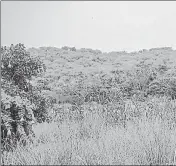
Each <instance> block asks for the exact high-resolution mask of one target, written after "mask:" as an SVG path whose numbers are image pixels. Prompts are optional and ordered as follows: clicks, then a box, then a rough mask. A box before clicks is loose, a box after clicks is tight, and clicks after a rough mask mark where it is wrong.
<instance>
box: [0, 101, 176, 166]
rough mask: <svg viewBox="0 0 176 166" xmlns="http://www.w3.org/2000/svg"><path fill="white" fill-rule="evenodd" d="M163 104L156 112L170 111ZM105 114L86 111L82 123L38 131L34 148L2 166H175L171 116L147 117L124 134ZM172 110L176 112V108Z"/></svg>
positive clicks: (19, 152) (8, 156) (9, 157)
mask: <svg viewBox="0 0 176 166" xmlns="http://www.w3.org/2000/svg"><path fill="white" fill-rule="evenodd" d="M154 101H156V99H155V100H154ZM160 101H162V102H161V103H162V104H163V105H162V107H161V104H160V102H158V101H157V102H155V105H154V104H153V105H154V107H153V109H156V110H155V111H156V112H157V111H159V110H160V112H162V111H163V109H169V107H168V105H167V104H168V103H166V102H165V103H164V102H163V99H162V100H160ZM156 103H157V104H158V105H156ZM164 104H165V105H167V107H166V106H165V107H164ZM159 105H160V107H159ZM170 105H172V104H171V103H170ZM90 107H91V108H92V106H91V105H90ZM130 108H131V109H132V108H133V107H128V109H130ZM157 108H158V110H157ZM162 108H163V109H162ZM101 109H102V107H101V108H100V107H98V106H97V107H95V108H94V109H93V111H87V113H85V114H84V118H83V119H82V120H80V121H76V120H72V121H71V120H69V119H68V118H67V119H65V120H64V121H63V122H62V123H60V122H56V121H55V122H52V123H49V124H48V123H42V124H38V125H37V126H34V131H35V133H36V139H35V140H34V143H33V144H32V145H28V146H27V147H25V148H24V147H20V146H19V147H18V148H17V149H16V150H15V151H14V152H9V153H4V154H3V156H2V160H3V161H1V162H3V163H4V164H5V165H10V164H12V165H31V164H32V165H74V164H76V165H95V164H96V165H97V164H110V165H122V164H123V165H127V164H128V165H129V164H130V165H143V164H147V165H176V129H175V128H172V129H171V128H170V125H169V124H170V121H169V120H168V116H165V118H163V117H164V116H162V118H161V116H155V118H154V115H153V118H148V117H146V116H144V115H143V116H141V117H140V118H136V119H133V121H128V122H127V123H126V127H125V128H124V127H123V126H120V125H114V124H113V125H110V124H109V123H107V119H106V118H104V116H103V114H102V112H101V111H100V110H101ZM170 109H172V111H173V112H174V109H175V105H174V106H172V108H170ZM96 110H99V111H96ZM144 110H145V109H144ZM128 111H129V112H130V110H128ZM170 112H171V111H170ZM158 115H159V114H158ZM168 115H169V114H168ZM166 117H167V118H166Z"/></svg>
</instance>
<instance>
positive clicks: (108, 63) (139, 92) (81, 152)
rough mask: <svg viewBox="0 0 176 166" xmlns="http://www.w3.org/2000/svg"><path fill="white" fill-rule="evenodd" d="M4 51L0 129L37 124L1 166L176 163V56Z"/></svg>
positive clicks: (166, 51)
mask: <svg viewBox="0 0 176 166" xmlns="http://www.w3.org/2000/svg"><path fill="white" fill-rule="evenodd" d="M73 48H74V47H73ZM1 50H2V55H3V56H2V64H1V71H2V80H1V82H2V92H1V96H2V99H1V103H2V104H1V108H2V114H1V120H2V122H3V123H2V125H1V131H6V137H7V136H8V135H10V136H11V135H12V133H15V134H16V135H14V137H15V138H22V136H21V135H20V136H19V135H18V134H17V133H18V132H15V131H16V130H17V131H18V128H19V127H17V126H20V124H21V123H20V122H21V121H20V119H22V117H24V121H25V122H26V124H29V121H31V119H30V120H27V117H28V114H34V117H35V119H37V122H38V123H37V124H36V125H35V126H33V132H34V133H35V138H33V139H32V140H33V141H32V142H31V143H29V144H25V146H22V145H18V144H17V143H16V146H15V148H12V149H13V150H14V151H9V149H8V151H5V149H3V156H2V158H1V160H2V161H1V163H2V164H5V165H9V164H15V165H16V164H26V165H28V164H29V165H30V164H36V165H38V164H40V165H46V164H47V165H50V164H51V165H60V164H64V165H74V164H76V165H77V164H80V165H83V164H87V165H94V164H105V165H108V164H112V165H123V164H125V165H129V164H133V165H136V164H140V165H143V164H147V165H166V164H167V165H168V164H169V165H175V164H176V134H175V133H176V132H175V131H176V102H175V97H176V77H175V73H176V70H175V69H176V66H175V64H176V63H175V53H176V51H175V50H172V49H171V48H170V47H166V48H154V49H150V50H141V51H139V52H138V53H126V52H111V53H102V52H101V51H99V50H92V49H85V48H84V49H80V50H78V49H75V48H74V49H72V47H66V46H65V47H62V49H57V48H52V47H50V48H47V47H42V48H39V49H34V48H33V49H29V50H28V51H29V52H30V53H28V52H27V51H26V50H25V47H24V46H23V45H21V44H18V45H16V46H11V47H10V48H5V47H2V49H1ZM46 52H47V53H46ZM45 66H46V67H45ZM14 114H15V115H14ZM14 121H15V123H16V128H17V129H16V128H15V129H16V130H14V128H12V127H13V124H14ZM24 121H23V123H22V124H24ZM21 126H23V128H24V125H21ZM28 126H30V125H28ZM2 128H3V130H2ZM9 131H13V132H12V133H10V134H9ZM25 135H28V134H27V132H26V133H25ZM1 136H2V134H1ZM6 137H5V138H6ZM1 138H2V137H1ZM3 140H5V139H4V138H3ZM11 140H12V138H11ZM27 140H29V138H27ZM4 142H5V141H4ZM17 142H20V140H18V141H17ZM12 145H14V142H13V143H12ZM23 145H24V144H23Z"/></svg>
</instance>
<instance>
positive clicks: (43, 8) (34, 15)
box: [1, 1, 176, 51]
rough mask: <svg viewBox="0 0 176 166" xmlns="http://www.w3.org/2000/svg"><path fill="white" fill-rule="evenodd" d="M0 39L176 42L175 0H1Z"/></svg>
mask: <svg viewBox="0 0 176 166" xmlns="http://www.w3.org/2000/svg"><path fill="white" fill-rule="evenodd" d="M1 35H2V36H1V45H10V44H12V43H13V44H17V43H24V44H25V46H26V47H41V46H53V47H54V46H55V47H62V46H65V45H66V46H75V47H76V48H93V49H100V50H102V51H122V50H126V51H133V50H139V49H144V48H146V49H148V48H153V47H164V46H168V47H174V48H175V47H176V1H153V2H152V1H143V2H142V1H82V2H81V1H68V2H67V1H65V2H64V1H60V2H59V1H52V2H51V1H50V2H49V1H43V2H42V1H37V2H35V1H26V2H25V1H24V2H20V1H14V2H13V1H6V2H5V1H2V2H1Z"/></svg>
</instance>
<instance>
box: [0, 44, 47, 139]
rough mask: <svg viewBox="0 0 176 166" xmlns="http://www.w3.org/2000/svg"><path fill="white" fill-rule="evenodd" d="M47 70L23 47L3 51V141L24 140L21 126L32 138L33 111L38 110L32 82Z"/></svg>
mask: <svg viewBox="0 0 176 166" xmlns="http://www.w3.org/2000/svg"><path fill="white" fill-rule="evenodd" d="M45 70H46V67H45V65H44V64H43V62H42V61H41V60H40V58H39V57H32V56H31V55H30V54H29V53H28V52H27V51H26V49H25V46H24V45H23V44H21V43H19V44H17V45H15V46H14V45H13V44H11V46H10V47H6V46H4V47H1V90H2V91H1V110H2V114H1V122H2V124H1V140H2V141H4V140H5V139H6V138H7V137H10V139H12V138H15V139H16V138H20V137H21V133H20V132H19V131H18V129H19V128H20V126H21V128H23V129H24V133H25V134H26V135H29V133H28V132H27V131H28V129H27V128H28V127H30V123H31V122H32V121H33V120H34V116H33V110H34V109H35V108H36V105H35V104H34V102H33V87H32V85H31V83H30V81H31V80H32V77H37V76H38V75H40V74H42V73H43V72H45ZM26 124H27V125H26ZM2 133H3V134H2ZM12 136H13V137H12Z"/></svg>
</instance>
